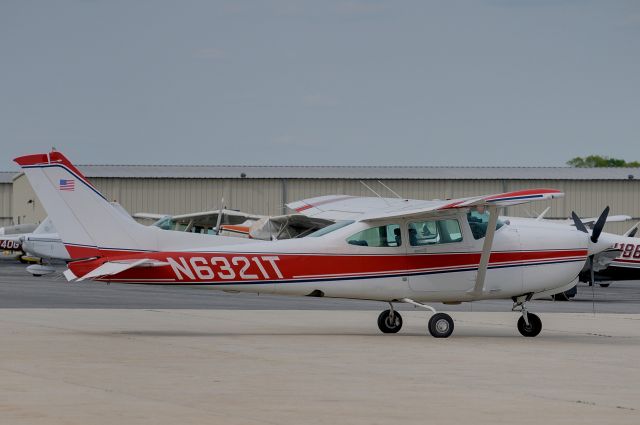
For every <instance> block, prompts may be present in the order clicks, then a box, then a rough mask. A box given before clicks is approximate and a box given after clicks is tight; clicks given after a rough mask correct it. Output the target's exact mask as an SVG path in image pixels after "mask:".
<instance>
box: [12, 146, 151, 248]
mask: <svg viewBox="0 0 640 425" xmlns="http://www.w3.org/2000/svg"><path fill="white" fill-rule="evenodd" d="M14 161H15V162H17V163H18V165H20V167H22V170H23V171H24V173H25V175H26V176H27V178H28V179H29V182H30V183H31V186H32V187H33V189H34V191H35V192H36V195H37V196H38V198H39V199H40V202H42V204H43V206H44V208H45V210H46V211H47V213H49V216H50V218H51V219H52V220H53V222H54V223H55V226H56V228H57V230H58V232H59V233H60V237H61V239H62V241H63V243H64V244H65V246H66V248H67V251H69V254H70V256H71V258H73V259H78V258H89V257H101V256H108V255H115V254H117V253H121V252H131V251H138V252H139V251H153V250H156V249H157V240H156V237H155V235H154V234H153V232H151V231H150V229H149V228H147V227H146V226H143V225H141V224H139V223H137V222H135V221H134V220H132V219H131V218H130V217H127V215H126V214H123V213H122V212H121V211H120V210H118V209H117V208H116V207H114V206H113V205H112V204H111V203H110V202H109V201H108V200H107V199H106V198H105V196H104V195H103V194H101V193H100V192H99V191H98V190H97V189H96V188H95V187H94V186H93V185H92V184H91V183H90V182H89V181H88V180H87V179H86V177H85V176H83V175H82V173H81V172H80V171H79V170H78V169H77V168H76V167H74V166H73V164H71V162H70V161H69V160H68V159H67V158H66V157H65V156H64V155H63V154H61V153H60V152H56V151H53V152H50V153H47V154H35V155H26V156H21V157H19V158H16V159H14Z"/></svg>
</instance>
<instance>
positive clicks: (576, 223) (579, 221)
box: [571, 211, 589, 233]
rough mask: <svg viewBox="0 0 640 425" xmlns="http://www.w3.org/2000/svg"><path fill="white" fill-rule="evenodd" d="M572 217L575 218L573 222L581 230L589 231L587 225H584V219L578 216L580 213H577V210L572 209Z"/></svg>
mask: <svg viewBox="0 0 640 425" xmlns="http://www.w3.org/2000/svg"><path fill="white" fill-rule="evenodd" d="M571 218H572V219H573V223H574V224H575V225H576V229H578V230H580V231H581V232H585V233H589V231H588V230H587V227H586V226H585V225H584V223H583V222H582V220H580V217H578V214H576V212H575V211H571Z"/></svg>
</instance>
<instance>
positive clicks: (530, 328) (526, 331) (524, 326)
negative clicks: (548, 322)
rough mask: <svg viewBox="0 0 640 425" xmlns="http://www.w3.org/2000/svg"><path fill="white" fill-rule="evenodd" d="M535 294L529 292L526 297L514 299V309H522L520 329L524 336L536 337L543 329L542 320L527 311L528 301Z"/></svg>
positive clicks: (519, 322)
mask: <svg viewBox="0 0 640 425" xmlns="http://www.w3.org/2000/svg"><path fill="white" fill-rule="evenodd" d="M532 296H533V294H529V295H527V296H526V297H518V298H515V299H514V300H513V308H512V309H511V310H512V311H520V312H521V313H522V316H521V317H520V318H519V319H518V331H519V332H520V334H521V335H522V336H526V337H534V336H538V334H539V333H540V332H541V331H542V320H540V318H539V317H538V316H537V315H535V314H533V313H529V312H528V311H527V306H526V303H527V301H529V300H531V297H532Z"/></svg>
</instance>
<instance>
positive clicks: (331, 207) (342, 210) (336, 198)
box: [287, 195, 433, 221]
mask: <svg viewBox="0 0 640 425" xmlns="http://www.w3.org/2000/svg"><path fill="white" fill-rule="evenodd" d="M432 204H433V201H419V200H415V199H398V198H376V197H371V196H348V195H328V196H318V197H315V198H309V199H303V200H300V201H295V202H291V203H289V204H287V207H288V208H289V209H291V210H294V211H295V212H297V213H299V214H303V215H305V216H308V217H313V218H320V219H326V220H331V221H338V220H353V219H358V218H360V217H361V216H362V215H363V214H366V213H367V212H371V211H375V210H380V209H383V208H389V207H398V208H400V207H403V206H414V207H418V206H428V205H432Z"/></svg>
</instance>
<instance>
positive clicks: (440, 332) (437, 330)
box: [429, 313, 453, 338]
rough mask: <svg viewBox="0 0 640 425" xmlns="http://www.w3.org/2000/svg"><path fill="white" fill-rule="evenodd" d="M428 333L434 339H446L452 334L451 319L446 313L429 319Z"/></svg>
mask: <svg viewBox="0 0 640 425" xmlns="http://www.w3.org/2000/svg"><path fill="white" fill-rule="evenodd" d="M429 333H430V334H431V336H433V337H434V338H448V337H449V336H450V335H451V334H452V333H453V319H452V318H451V316H449V315H448V314H446V313H436V314H434V315H433V316H431V319H429Z"/></svg>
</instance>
